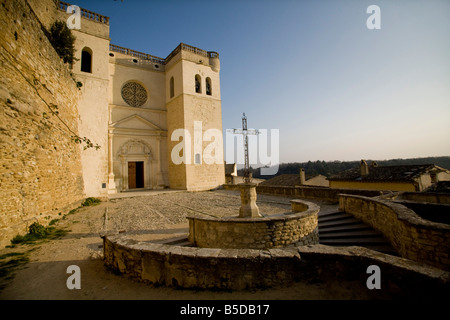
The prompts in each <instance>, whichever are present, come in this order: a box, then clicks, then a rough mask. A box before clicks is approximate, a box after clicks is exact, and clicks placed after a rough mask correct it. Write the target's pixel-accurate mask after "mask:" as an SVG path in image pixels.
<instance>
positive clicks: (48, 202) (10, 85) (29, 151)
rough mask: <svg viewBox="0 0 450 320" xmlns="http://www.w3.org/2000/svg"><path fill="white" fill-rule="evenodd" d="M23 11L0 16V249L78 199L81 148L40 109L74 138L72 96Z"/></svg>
mask: <svg viewBox="0 0 450 320" xmlns="http://www.w3.org/2000/svg"><path fill="white" fill-rule="evenodd" d="M47 2H48V1H47ZM47 2H46V3H47ZM30 8H31V7H30V6H29V5H28V4H27V2H26V1H24V0H17V1H6V2H3V4H2V7H1V9H0V30H2V31H1V32H0V61H1V63H0V74H1V75H2V76H1V77H0V104H1V108H0V109H1V112H0V145H1V147H0V150H1V151H0V152H1V153H0V163H1V165H0V198H1V199H2V201H1V202H0V245H2V246H3V245H7V244H9V241H10V239H11V238H12V237H14V236H15V235H17V234H24V233H26V232H27V231H28V229H27V228H28V226H29V225H30V224H32V223H33V222H35V221H39V222H40V223H42V224H44V225H45V224H47V223H48V222H50V221H51V220H52V219H53V218H57V217H60V216H59V215H60V214H61V213H62V214H65V213H67V212H68V211H69V210H71V209H73V208H75V207H77V206H79V204H80V203H81V201H82V199H83V198H84V197H85V195H84V193H83V176H82V165H81V153H82V151H81V148H80V146H79V145H77V144H75V143H74V142H73V141H71V135H72V133H71V132H69V130H68V128H67V127H66V126H65V125H64V124H63V123H62V122H61V121H60V120H58V118H57V117H56V116H54V115H53V116H52V115H51V112H50V110H49V108H48V105H51V104H53V105H56V106H58V112H59V115H58V116H59V117H60V118H61V119H62V120H63V121H64V123H65V124H66V125H67V126H68V127H69V128H70V130H72V131H73V132H75V133H78V116H79V114H78V112H77V104H78V101H79V96H80V91H79V90H78V89H77V87H76V84H75V81H74V80H73V79H72V77H71V75H70V72H69V69H68V66H67V65H64V64H63V62H62V60H61V59H60V58H59V56H58V55H57V53H56V52H55V50H54V49H53V47H52V45H51V44H50V42H49V41H48V39H47V37H46V36H45V34H44V32H43V31H42V28H43V26H42V25H41V23H40V22H39V20H38V18H37V17H36V16H35V14H34V13H33V12H32V11H31V9H30ZM42 8H43V9H45V8H46V6H43V7H42ZM44 101H45V102H44Z"/></svg>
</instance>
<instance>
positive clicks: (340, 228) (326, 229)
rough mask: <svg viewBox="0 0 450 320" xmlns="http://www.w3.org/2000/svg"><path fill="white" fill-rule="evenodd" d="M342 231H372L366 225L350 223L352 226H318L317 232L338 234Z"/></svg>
mask: <svg viewBox="0 0 450 320" xmlns="http://www.w3.org/2000/svg"><path fill="white" fill-rule="evenodd" d="M343 230H352V231H356V230H361V231H362V230H372V228H370V227H369V226H368V225H366V224H364V223H362V222H360V223H352V224H341V225H338V224H331V225H329V226H323V225H319V232H320V233H322V234H323V233H328V232H338V231H343Z"/></svg>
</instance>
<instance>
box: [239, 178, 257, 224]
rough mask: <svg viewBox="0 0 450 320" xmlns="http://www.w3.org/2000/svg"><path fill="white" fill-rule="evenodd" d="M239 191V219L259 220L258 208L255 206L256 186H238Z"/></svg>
mask: <svg viewBox="0 0 450 320" xmlns="http://www.w3.org/2000/svg"><path fill="white" fill-rule="evenodd" d="M239 189H240V190H241V207H240V209H239V218H261V217H262V215H261V214H260V213H259V208H258V206H257V205H256V197H257V195H256V184H245V183H241V184H239Z"/></svg>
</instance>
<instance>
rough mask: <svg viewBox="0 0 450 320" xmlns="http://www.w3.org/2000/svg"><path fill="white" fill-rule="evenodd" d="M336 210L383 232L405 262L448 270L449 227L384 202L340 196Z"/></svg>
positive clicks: (360, 197) (449, 265)
mask: <svg viewBox="0 0 450 320" xmlns="http://www.w3.org/2000/svg"><path fill="white" fill-rule="evenodd" d="M339 209H340V210H342V211H345V212H347V213H350V214H352V215H353V216H355V217H356V218H358V219H361V220H362V221H364V222H365V223H367V224H369V225H371V226H372V227H373V228H374V229H376V230H378V231H380V232H382V233H383V234H384V235H385V236H386V237H387V238H388V239H389V241H390V242H391V244H392V246H393V247H394V248H395V249H396V250H397V252H398V253H399V254H400V255H401V256H402V257H404V258H408V259H411V260H414V261H418V262H423V263H426V264H430V265H432V266H435V267H438V268H442V269H444V270H449V269H450V258H449V253H450V226H449V225H447V224H443V223H436V222H432V221H428V220H425V219H423V218H421V217H420V216H418V215H417V214H416V213H415V212H414V211H412V210H410V209H408V208H406V207H405V206H403V205H401V204H398V203H392V202H390V201H387V200H381V199H371V198H367V197H362V196H353V195H340V199H339Z"/></svg>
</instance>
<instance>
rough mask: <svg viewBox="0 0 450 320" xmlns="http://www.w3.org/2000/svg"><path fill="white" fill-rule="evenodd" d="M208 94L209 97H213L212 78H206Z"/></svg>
mask: <svg viewBox="0 0 450 320" xmlns="http://www.w3.org/2000/svg"><path fill="white" fill-rule="evenodd" d="M206 94H207V95H208V96H210V95H212V87H211V78H209V77H208V78H206Z"/></svg>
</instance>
